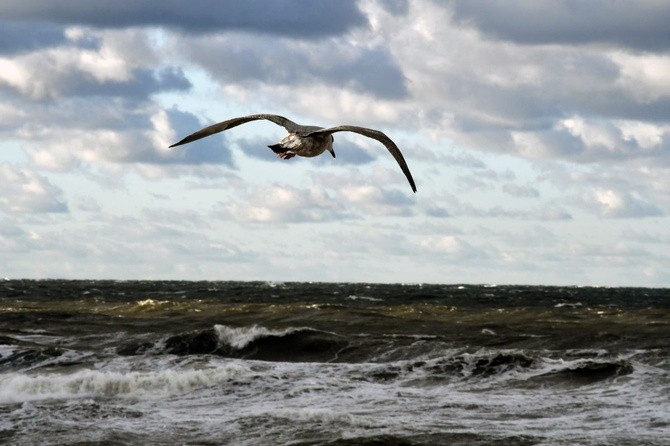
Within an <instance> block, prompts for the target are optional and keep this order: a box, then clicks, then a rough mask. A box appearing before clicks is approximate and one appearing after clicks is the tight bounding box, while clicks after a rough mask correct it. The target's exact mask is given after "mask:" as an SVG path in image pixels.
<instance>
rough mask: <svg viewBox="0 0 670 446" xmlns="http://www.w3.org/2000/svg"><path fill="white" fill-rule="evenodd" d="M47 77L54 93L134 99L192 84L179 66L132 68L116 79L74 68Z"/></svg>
mask: <svg viewBox="0 0 670 446" xmlns="http://www.w3.org/2000/svg"><path fill="white" fill-rule="evenodd" d="M51 79H52V81H53V84H52V86H53V88H54V89H55V91H57V95H58V96H61V95H62V96H68V97H75V96H89V97H94V96H101V97H118V98H128V99H132V100H134V101H137V100H147V99H148V98H149V96H151V95H152V94H154V93H158V92H166V91H178V90H181V91H185V90H189V89H190V88H191V86H192V85H191V82H190V81H189V80H188V79H187V78H186V76H185V75H184V72H183V71H182V69H181V68H176V67H167V68H162V69H158V70H151V69H145V68H138V69H135V70H133V72H132V74H131V76H130V79H128V80H118V81H117V80H113V79H111V80H105V81H103V82H101V81H99V80H97V79H95V78H94V77H93V76H91V75H90V74H88V73H84V72H81V71H75V70H72V71H69V72H67V73H64V74H62V75H61V76H54V77H52V78H51Z"/></svg>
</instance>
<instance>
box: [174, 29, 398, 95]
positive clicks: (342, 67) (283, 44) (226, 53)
mask: <svg viewBox="0 0 670 446" xmlns="http://www.w3.org/2000/svg"><path fill="white" fill-rule="evenodd" d="M182 51H183V52H184V53H185V54H186V56H187V57H188V58H190V59H191V60H193V61H194V62H195V63H197V64H198V65H200V66H202V67H204V68H205V69H206V70H207V71H209V72H210V73H211V74H212V76H213V77H214V78H216V79H218V80H220V81H221V82H224V83H245V84H249V83H252V82H261V83H269V84H274V85H291V86H292V85H304V86H308V85H310V84H316V83H325V84H328V85H333V86H337V87H345V88H350V89H353V90H355V91H357V92H361V93H366V94H372V95H374V96H377V97H382V98H389V99H400V98H403V97H405V96H406V95H407V87H406V84H405V77H404V75H403V73H402V70H401V68H400V67H399V66H398V64H397V62H396V61H395V60H394V59H393V56H392V55H391V54H390V52H389V51H388V50H387V49H385V48H358V49H356V51H355V52H353V53H352V51H351V47H350V46H348V45H341V44H340V43H338V42H332V41H329V42H324V43H323V44H320V45H318V46H317V45H311V46H296V45H294V44H293V42H292V41H287V40H277V39H272V38H269V37H261V36H258V37H256V38H255V39H249V38H247V37H246V36H244V35H239V34H236V35H227V36H225V37H220V38H214V39H212V38H208V39H199V40H197V41H193V42H189V43H188V44H186V45H184V47H183V48H182ZM213 54H215V55H216V57H212V55H213Z"/></svg>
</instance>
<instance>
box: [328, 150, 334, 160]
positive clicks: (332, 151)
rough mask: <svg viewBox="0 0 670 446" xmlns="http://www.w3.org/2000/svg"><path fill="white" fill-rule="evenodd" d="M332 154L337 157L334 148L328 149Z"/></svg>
mask: <svg viewBox="0 0 670 446" xmlns="http://www.w3.org/2000/svg"><path fill="white" fill-rule="evenodd" d="M328 151H329V152H330V154H331V155H333V158H335V151H334V150H333V149H328Z"/></svg>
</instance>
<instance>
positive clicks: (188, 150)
mask: <svg viewBox="0 0 670 446" xmlns="http://www.w3.org/2000/svg"><path fill="white" fill-rule="evenodd" d="M167 114H168V119H169V121H170V125H171V127H172V129H174V131H175V133H176V134H177V139H178V140H179V139H182V138H183V137H184V136H186V135H190V134H191V133H193V132H194V131H196V130H198V129H200V128H202V127H204V126H205V125H207V124H202V123H201V122H199V120H198V119H197V118H196V117H195V116H194V115H193V114H191V113H188V112H183V111H180V110H178V109H176V108H172V109H169V110H167ZM174 142H177V141H174ZM228 146H229V144H228V143H227V141H226V139H225V135H222V134H219V135H214V136H211V137H209V138H204V139H201V140H199V141H194V142H192V143H190V144H188V145H185V146H179V147H174V148H172V149H171V150H172V151H171V152H169V153H168V156H165V157H157V156H156V151H155V150H153V149H151V150H146V151H144V152H140V153H142V155H141V156H142V157H143V158H144V159H137V160H139V161H145V162H149V163H158V164H161V163H162V164H223V165H226V166H228V167H234V166H235V164H234V162H233V156H232V153H231V151H230V150H229V149H228ZM138 156H139V155H138ZM133 161H134V160H133Z"/></svg>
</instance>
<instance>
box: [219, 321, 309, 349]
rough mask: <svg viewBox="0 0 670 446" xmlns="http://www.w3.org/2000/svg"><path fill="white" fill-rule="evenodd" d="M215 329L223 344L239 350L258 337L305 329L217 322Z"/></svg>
mask: <svg viewBox="0 0 670 446" xmlns="http://www.w3.org/2000/svg"><path fill="white" fill-rule="evenodd" d="M214 330H216V333H217V334H218V336H219V341H220V342H221V343H222V344H225V345H229V346H231V347H233V348H236V349H238V350H239V349H243V348H244V347H246V346H247V345H249V344H251V343H252V342H254V341H255V340H256V339H260V338H264V337H267V336H286V335H289V334H291V333H295V332H297V331H301V330H305V329H304V328H292V327H291V328H287V329H284V330H270V329H268V328H266V327H261V326H259V325H252V326H248V327H229V326H227V325H220V324H217V325H214Z"/></svg>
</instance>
